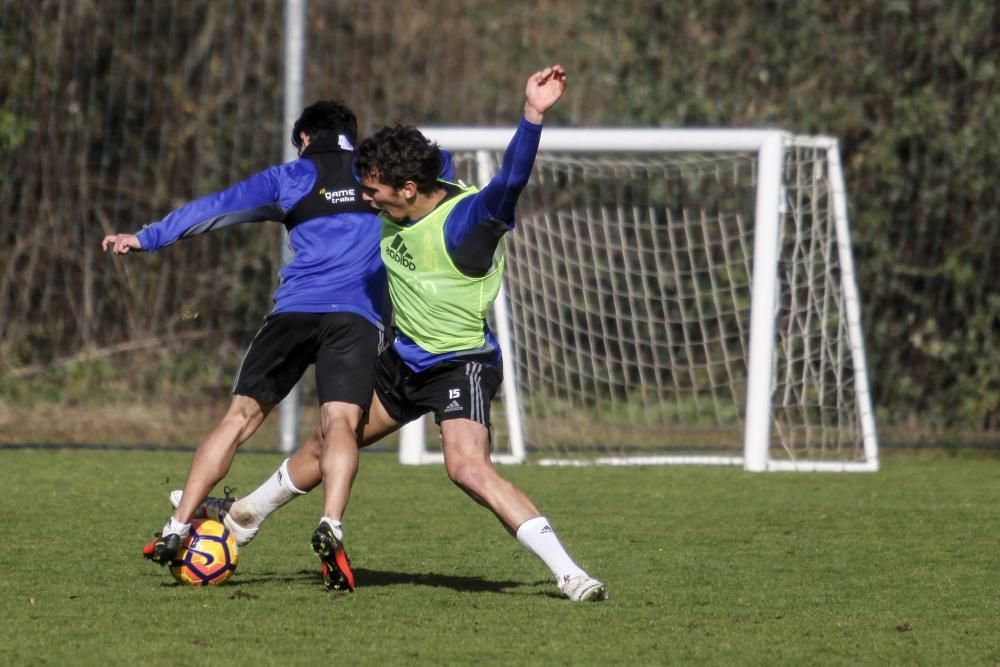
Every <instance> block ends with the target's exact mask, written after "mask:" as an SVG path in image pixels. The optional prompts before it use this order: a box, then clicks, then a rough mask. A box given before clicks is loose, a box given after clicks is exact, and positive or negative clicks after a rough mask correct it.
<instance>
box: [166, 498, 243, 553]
mask: <svg viewBox="0 0 1000 667" xmlns="http://www.w3.org/2000/svg"><path fill="white" fill-rule="evenodd" d="M183 495H184V492H183V491H182V490H181V489H174V490H173V491H171V492H170V504H171V505H173V506H174V509H176V508H177V506H178V505H180V504H181V497H182V496H183ZM235 502H236V498H231V497H229V495H228V493H227V495H226V497H225V498H213V497H212V496H209V497H207V498H205V499H204V500H203V501H201V504H200V505H198V509H196V510H195V512H194V517H193V518H194V519H214V520H215V521H221V522H222V525H224V526H225V527H226V528H228V529H229V532H231V533H232V534H233V537H235V538H236V544H237V546H241V547H242V546H244V545H246V544H250V542H251V541H252V540H253V538H255V537H257V531H258V530H259V529H258V528H245V527H244V526H241V525H240V524H238V523H236V520H235V519H234V518H233V517H232V516H230V514H229V511H230V510H231V509H232V507H233V503H235Z"/></svg>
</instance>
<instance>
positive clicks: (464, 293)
mask: <svg viewBox="0 0 1000 667" xmlns="http://www.w3.org/2000/svg"><path fill="white" fill-rule="evenodd" d="M565 86H566V72H565V70H564V69H563V68H562V67H561V66H559V65H554V66H552V67H547V68H545V69H543V70H541V71H539V72H536V73H534V74H533V75H531V77H529V78H528V82H527V85H526V90H525V104H524V117H523V118H522V120H521V123H520V125H519V126H518V128H517V131H516V132H515V133H514V136H513V138H512V139H511V141H510V143H509V145H508V146H507V150H506V151H505V153H504V158H503V162H502V164H501V167H500V170H499V171H498V172H497V174H496V176H494V178H493V179H492V180H491V181H490V183H489V184H488V185H486V186H485V187H484V188H483V190H482V191H477V190H476V189H475V188H469V187H465V186H462V185H461V184H455V183H449V182H446V181H445V180H442V179H438V178H437V174H438V169H439V166H438V164H439V160H440V157H439V149H438V148H437V147H436V146H435V145H434V144H432V143H431V142H430V141H428V140H427V138H426V137H424V136H423V135H422V134H421V133H420V132H419V131H418V130H417V129H416V128H415V127H412V126H402V125H400V126H396V127H394V128H389V127H387V128H384V129H383V130H382V131H380V132H378V133H377V134H376V135H374V136H373V137H372V138H370V139H366V140H365V141H364V142H362V144H361V146H360V148H359V149H358V152H357V159H356V165H357V168H358V171H359V173H360V178H361V184H362V187H363V189H364V196H365V198H366V199H368V200H370V201H371V202H372V204H373V206H374V207H375V208H377V209H378V210H379V211H380V212H381V217H382V220H383V222H382V254H383V261H384V262H385V263H386V264H387V265H389V267H390V268H389V272H390V277H389V285H390V292H391V294H392V301H393V307H394V312H395V318H396V322H395V324H396V334H395V339H394V341H393V344H392V346H391V347H390V348H389V349H387V350H386V351H385V352H383V353H382V354H381V355H380V357H379V361H378V366H377V370H376V382H375V388H376V396H375V398H374V400H373V402H372V406H371V410H370V414H369V416H368V418H367V419H366V422H365V426H364V434H363V441H362V443H361V446H364V445H368V444H370V443H372V442H375V441H377V440H378V439H380V438H381V437H383V436H385V435H387V434H389V433H392V432H394V431H396V430H397V429H399V428H400V426H401V425H402V424H404V423H407V422H409V421H412V420H414V419H417V418H419V417H420V416H422V415H423V414H424V413H427V412H433V413H434V417H435V421H436V422H437V423H438V424H439V425H440V428H441V437H442V450H443V452H444V458H445V467H446V469H447V472H448V475H449V477H450V478H451V479H452V481H453V482H454V483H455V484H456V485H457V486H459V488H461V489H462V490H463V491H464V492H465V493H466V494H468V495H469V496H470V497H471V498H472V499H473V500H475V501H476V502H478V503H479V504H481V505H483V506H484V507H486V508H488V509H489V510H490V511H491V512H493V514H494V515H495V516H496V517H497V519H499V520H500V522H501V524H503V526H504V527H505V528H506V529H507V530H508V531H509V532H510V533H511V535H513V536H514V537H516V539H517V540H518V542H520V543H521V545H522V546H523V547H524V548H526V549H527V550H528V551H530V552H531V553H533V554H535V555H536V556H538V557H539V558H540V559H541V560H542V561H543V562H544V563H545V564H546V565H547V566H548V567H549V569H550V570H551V571H552V574H553V575H554V577H555V579H556V582H557V584H558V585H559V588H560V590H561V591H562V593H563V594H564V595H565V596H566V597H568V598H569V599H571V600H574V601H598V600H603V599H606V597H607V589H606V588H605V586H604V584H602V583H601V582H600V581H598V580H596V579H594V578H593V577H591V576H590V575H588V574H587V573H586V572H585V571H584V570H583V569H582V568H581V567H580V566H579V565H577V564H576V563H575V562H574V561H573V560H572V558H570V556H569V555H568V554H567V553H566V551H565V549H564V548H563V546H562V544H561V543H560V541H559V539H558V538H557V537H556V534H555V532H554V531H553V530H552V527H551V526H550V524H549V521H548V519H546V518H545V517H544V516H542V514H541V512H540V511H539V510H538V508H537V507H535V505H534V504H533V503H532V501H531V500H530V499H529V498H528V497H527V495H525V494H524V492H523V491H521V490H520V489H518V488H517V487H515V486H514V485H513V484H511V483H510V482H509V481H507V480H505V479H504V478H502V477H501V476H500V475H499V474H498V472H497V471H496V469H495V467H494V466H493V464H492V462H491V461H490V456H489V443H490V400H491V399H492V398H493V396H494V394H495V392H496V390H497V389H498V387H499V385H500V383H501V379H502V377H501V367H500V349H499V346H498V344H497V341H496V339H495V337H494V336H493V334H492V333H491V332H490V331H489V328H488V327H487V326H486V321H485V319H484V314H485V310H486V308H488V307H489V305H490V303H492V300H493V298H495V296H496V291H497V290H498V289H499V281H500V277H501V274H502V271H503V243H502V239H503V236H504V235H505V234H506V233H507V232H509V231H511V230H512V229H513V228H514V207H515V205H516V203H517V200H518V197H519V195H520V193H521V190H522V189H523V188H524V186H525V185H526V184H527V183H528V178H529V176H530V174H531V170H532V167H533V165H534V160H535V154H536V152H537V150H538V144H539V139H540V136H541V132H542V120H543V116H544V113H545V112H546V111H547V110H548V109H549V108H551V107H552V105H554V104H555V103H556V102H557V101H558V100H559V99H560V98H561V97H562V94H563V91H564V89H565ZM348 454H349V453H345V457H346V456H348ZM321 456H322V450H321V448H320V446H319V438H318V434H316V435H314V436H313V437H312V438H310V440H309V442H307V443H306V445H304V446H303V447H302V448H301V449H300V450H299V451H297V452H296V453H295V454H293V455H292V457H291V458H290V459H288V460H287V461H285V462H284V463H283V464H282V467H280V468H279V469H278V470H277V471H276V472H275V473H274V474H273V475H272V476H271V478H270V479H268V480H267V481H265V482H264V484H262V485H261V486H260V487H258V488H257V489H256V490H254V491H253V492H252V493H251V494H250V495H248V496H246V497H245V498H241V499H239V500H233V499H222V498H213V499H209V500H208V501H207V502H206V503H204V504H203V505H202V511H203V512H205V513H206V514H207V515H210V516H215V517H219V518H222V519H223V520H224V521H225V522H226V525H227V526H230V527H231V528H232V529H233V532H234V533H235V534H236V536H237V538H238V539H240V540H241V541H242V543H244V544H245V543H246V542H248V541H249V540H250V539H252V538H253V536H254V535H255V534H256V533H257V530H258V529H259V527H260V525H261V523H262V522H263V521H264V520H265V519H266V517H267V516H268V515H269V514H270V513H272V512H274V511H275V510H277V509H278V508H279V507H281V506H282V505H284V504H285V503H287V502H288V501H289V500H291V499H292V498H294V497H295V496H296V495H299V494H302V493H305V492H307V491H308V490H309V489H311V488H313V487H315V486H317V485H318V484H319V483H320V481H321V480H322V481H323V483H324V485H326V484H328V481H329V477H328V476H327V474H326V471H325V470H321V466H319V465H317V463H316V462H317V461H318V460H320V459H321ZM351 472H352V471H350V470H348V471H339V472H338V471H332V473H331V474H334V475H336V476H337V477H338V478H339V479H340V480H341V482H340V488H341V489H342V490H343V492H344V493H349V492H350V485H351V482H352V481H353V476H352V475H351V474H350V473H351ZM289 473H291V474H289ZM321 473H322V474H321ZM175 494H176V492H175ZM175 494H172V501H176V500H177V498H176V495H175ZM342 539H343V528H342V526H341V525H340V522H339V521H337V522H328V521H327V519H326V518H324V519H323V520H322V521H321V524H320V527H319V528H318V529H317V531H316V533H314V535H313V543H314V548H315V549H316V550H317V553H320V556H321V558H323V560H324V580H325V582H326V583H327V585H328V586H331V585H332V586H333V587H338V586H339V585H340V584H346V585H347V587H348V588H353V587H354V581H353V576H352V575H351V574H350V566H349V563H348V562H347V559H346V555H344V553H343V543H342ZM325 546H328V547H329V548H328V549H327V550H326V551H325V552H324V547H325ZM334 557H336V558H334ZM338 570H339V573H340V575H344V576H342V577H341V578H340V579H339V580H338V579H337V577H336V576H333V577H331V575H330V573H331V572H333V573H336V572H337V571H338Z"/></svg>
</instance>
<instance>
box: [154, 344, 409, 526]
mask: <svg viewBox="0 0 1000 667" xmlns="http://www.w3.org/2000/svg"><path fill="white" fill-rule="evenodd" d="M383 357H384V358H383ZM383 357H380V358H379V362H378V363H379V366H380V367H384V368H382V370H381V371H379V377H381V378H382V380H381V382H380V386H381V387H382V389H381V391H383V392H384V393H385V396H384V397H383V398H379V396H378V394H377V393H376V394H375V396H374V398H373V399H372V403H371V407H370V408H369V410H368V412H367V414H366V415H365V419H364V427H363V435H362V441H361V446H362V447H364V446H367V445H370V444H372V443H375V442H378V441H379V440H381V439H382V438H383V437H385V436H386V435H389V434H390V433H394V432H395V431H397V430H399V428H400V426H401V425H402V424H401V422H400V421H398V420H397V419H396V418H394V417H393V416H392V415H391V414H389V411H388V410H387V408H386V407H385V406H384V405H383V400H384V401H386V402H388V403H389V405H390V406H391V407H393V409H395V410H397V411H401V412H402V408H401V407H399V406H397V405H396V403H395V401H396V400H398V399H399V397H398V396H396V397H395V398H393V396H394V393H393V389H392V385H393V382H394V379H393V378H395V377H396V376H397V375H398V374H399V369H398V368H397V365H401V363H402V362H399V361H398V358H395V359H394V358H393V357H394V355H391V354H388V353H386V354H384V355H383ZM376 381H378V380H376ZM405 414H407V415H409V418H413V419H415V418H417V417H419V416H420V414H421V413H419V412H405ZM322 448H323V429H322V426H321V425H319V426H317V427H316V428H315V430H314V431H313V432H312V434H311V435H310V436H309V438H308V439H307V440H306V442H305V443H303V445H302V446H301V447H299V448H298V449H297V450H295V452H294V453H293V454H292V455H291V456H290V457H289V458H287V459H285V460H284V461H282V463H281V465H280V466H278V468H277V469H276V470H275V471H274V472H273V473H271V475H270V476H269V477H268V478H267V480H265V481H264V483H263V484H261V485H260V486H258V487H257V488H256V489H254V490H253V491H252V492H250V494H248V495H246V496H244V497H242V498H238V499H235V498H206V499H205V501H204V502H202V504H201V505H200V506H199V512H200V513H201V514H204V515H205V516H208V517H210V518H214V519H217V520H219V521H223V522H224V523H225V524H226V526H227V527H229V529H230V530H232V531H233V533H234V535H235V536H236V539H237V542H239V544H240V546H244V545H246V544H248V543H249V542H250V540H252V539H253V538H254V537H255V536H256V535H257V532H258V530H259V529H260V527H261V525H262V524H263V523H264V521H265V520H266V519H267V517H268V516H270V515H271V514H272V513H273V512H275V511H277V510H278V509H280V508H281V507H283V506H284V505H286V504H287V503H289V502H291V501H292V500H294V499H295V498H297V497H298V496H300V495H303V494H305V493H308V492H309V491H311V490H312V489H314V488H315V487H317V486H319V485H320V484H321V483H322V482H323V473H322V471H321V470H320V463H319V462H320V454H321V452H322ZM180 498H181V493H180V491H179V490H178V491H174V492H172V493H171V495H170V499H171V502H172V503H173V504H174V506H175V507H176V506H177V504H178V502H179V501H180Z"/></svg>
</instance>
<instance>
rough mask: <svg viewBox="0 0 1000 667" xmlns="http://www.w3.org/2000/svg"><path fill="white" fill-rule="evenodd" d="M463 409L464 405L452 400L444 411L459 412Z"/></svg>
mask: <svg viewBox="0 0 1000 667" xmlns="http://www.w3.org/2000/svg"><path fill="white" fill-rule="evenodd" d="M461 409H462V406H461V405H459V404H458V401H452V402H451V403H449V404H448V405H447V406H446V407H445V409H444V410H442V412H458V411H459V410H461Z"/></svg>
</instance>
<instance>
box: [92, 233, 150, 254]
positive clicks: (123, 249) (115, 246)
mask: <svg viewBox="0 0 1000 667" xmlns="http://www.w3.org/2000/svg"><path fill="white" fill-rule="evenodd" d="M109 248H110V249H111V252H112V253H114V254H116V255H124V254H125V253H127V252H128V251H129V250H142V244H141V243H139V238H138V237H137V236H136V235H135V234H109V235H108V236H105V237H104V240H103V241H101V250H103V251H105V252H107V251H108V249H109Z"/></svg>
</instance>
